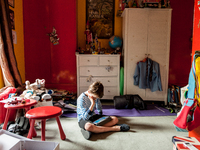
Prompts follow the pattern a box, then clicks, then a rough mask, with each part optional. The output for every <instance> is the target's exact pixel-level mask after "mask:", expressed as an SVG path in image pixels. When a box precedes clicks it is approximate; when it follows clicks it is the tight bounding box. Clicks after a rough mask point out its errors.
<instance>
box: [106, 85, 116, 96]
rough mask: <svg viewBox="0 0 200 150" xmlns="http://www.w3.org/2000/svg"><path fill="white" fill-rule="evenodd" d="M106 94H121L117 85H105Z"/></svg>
mask: <svg viewBox="0 0 200 150" xmlns="http://www.w3.org/2000/svg"><path fill="white" fill-rule="evenodd" d="M104 95H113V96H117V95H119V91H118V90H117V87H106V86H105V87H104Z"/></svg>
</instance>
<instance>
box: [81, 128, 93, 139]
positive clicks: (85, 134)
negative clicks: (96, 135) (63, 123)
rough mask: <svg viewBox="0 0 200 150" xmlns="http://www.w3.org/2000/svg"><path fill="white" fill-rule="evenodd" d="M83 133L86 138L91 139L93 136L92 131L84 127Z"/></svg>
mask: <svg viewBox="0 0 200 150" xmlns="http://www.w3.org/2000/svg"><path fill="white" fill-rule="evenodd" d="M81 133H82V134H83V137H84V138H85V139H86V140H89V139H90V137H91V134H92V133H91V132H90V131H87V130H84V129H81Z"/></svg>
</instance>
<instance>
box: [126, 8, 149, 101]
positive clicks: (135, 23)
mask: <svg viewBox="0 0 200 150" xmlns="http://www.w3.org/2000/svg"><path fill="white" fill-rule="evenodd" d="M125 13H128V14H127V22H126V23H125V28H127V30H126V31H127V33H126V36H125V38H126V39H125V40H126V42H127V48H126V49H125V50H124V53H125V61H124V63H125V64H124V65H125V66H124V71H125V72H124V78H125V80H126V81H125V87H124V88H125V89H124V90H125V92H124V93H125V94H139V95H140V96H141V97H142V98H144V97H145V91H144V90H143V89H139V87H138V86H135V85H134V80H133V76H134V72H135V68H136V65H137V62H138V61H140V60H142V59H144V58H145V54H146V52H147V33H148V30H147V24H148V13H147V11H146V10H142V9H139V10H137V9H128V10H127V11H126V12H125Z"/></svg>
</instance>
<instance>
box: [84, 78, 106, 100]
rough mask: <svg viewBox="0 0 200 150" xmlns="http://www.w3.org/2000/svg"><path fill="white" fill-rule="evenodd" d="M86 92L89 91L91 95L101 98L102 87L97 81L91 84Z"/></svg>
mask: <svg viewBox="0 0 200 150" xmlns="http://www.w3.org/2000/svg"><path fill="white" fill-rule="evenodd" d="M88 90H89V91H90V93H91V94H94V95H96V96H98V97H99V98H102V97H103V90H104V87H103V84H102V83H101V82H99V81H96V82H94V83H92V84H91V85H90V86H89V89H88Z"/></svg>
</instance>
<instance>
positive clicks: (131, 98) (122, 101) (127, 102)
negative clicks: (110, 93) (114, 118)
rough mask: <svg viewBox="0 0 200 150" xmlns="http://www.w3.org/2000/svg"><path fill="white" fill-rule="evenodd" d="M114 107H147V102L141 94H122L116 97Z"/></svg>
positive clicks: (141, 108)
mask: <svg viewBox="0 0 200 150" xmlns="http://www.w3.org/2000/svg"><path fill="white" fill-rule="evenodd" d="M114 107H115V108H116V109H132V108H136V109H140V110H143V109H146V104H145V103H144V101H143V99H142V98H141V97H140V96H139V95H122V96H115V97H114Z"/></svg>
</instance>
